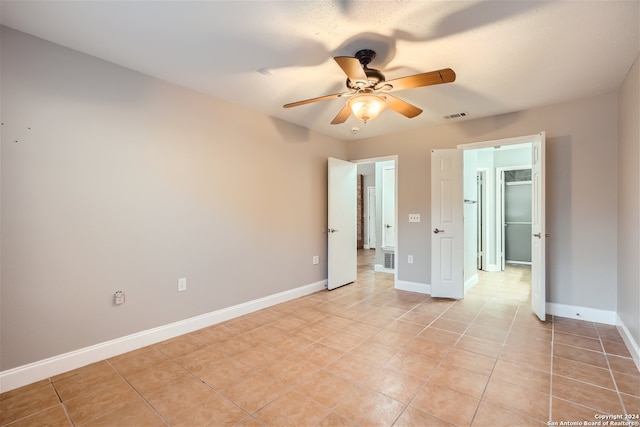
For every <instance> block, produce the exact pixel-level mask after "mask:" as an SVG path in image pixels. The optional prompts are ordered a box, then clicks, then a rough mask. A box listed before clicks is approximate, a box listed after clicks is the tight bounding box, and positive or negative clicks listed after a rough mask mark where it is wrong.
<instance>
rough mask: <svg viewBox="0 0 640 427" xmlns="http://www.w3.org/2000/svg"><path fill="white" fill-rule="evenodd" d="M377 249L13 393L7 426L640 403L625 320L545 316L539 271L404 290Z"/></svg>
mask: <svg viewBox="0 0 640 427" xmlns="http://www.w3.org/2000/svg"><path fill="white" fill-rule="evenodd" d="M372 254H373V251H363V252H361V254H360V255H361V256H360V257H359V275H358V281H357V282H356V283H353V284H351V285H348V286H345V287H342V288H339V289H336V290H333V291H330V292H329V291H324V292H318V293H315V294H313V295H309V296H307V297H304V298H300V299H297V300H294V301H290V302H287V303H284V304H280V305H278V306H274V307H271V308H268V309H265V310H262V311H259V312H256V313H253V314H250V315H247V316H243V317H240V318H237V319H233V320H231V321H228V322H225V323H223V324H219V325H215V326H212V327H209V328H206V329H202V330H199V331H196V332H194V333H191V334H187V335H184V336H181V337H178V338H174V339H171V340H169V341H166V342H162V343H159V344H156V345H153V346H150V347H146V348H143V349H140V350H137V351H134V352H131V353H127V354H123V355H121V356H118V357H115V358H112V359H108V360H104V361H101V362H99V363H95V364H92V365H89V366H86V367H83V368H80V369H77V370H74V371H71V372H68V373H65V374H62V375H58V376H55V377H53V378H49V379H47V380H44V381H40V382H37V383H35V384H32V385H29V386H26V387H22V388H20V389H17V390H14V391H10V392H7V393H4V394H2V395H0V426H6V425H10V426H12V427H19V426H20V427H22V426H38V427H40V426H49V425H50V426H73V425H75V426H118V425H121V426H169V425H170V426H225V425H230V426H233V425H235V426H265V425H266V426H279V425H286V426H352V425H358V426H374V425H386V426H390V425H393V426H432V425H433V426H451V425H460V426H468V425H473V426H501V425H503V426H543V425H547V422H548V421H552V422H557V423H560V422H561V421H565V422H566V421H581V422H583V423H584V421H598V420H599V419H598V418H596V416H598V415H600V414H614V415H618V414H624V413H634V414H637V413H638V412H640V373H639V372H638V370H637V368H636V366H635V364H634V362H633V360H632V359H631V358H630V354H629V352H628V351H627V349H626V347H625V345H624V343H623V342H622V339H621V338H620V335H619V334H618V332H617V330H616V329H615V327H612V326H607V325H602V324H594V323H591V322H582V321H575V320H568V319H561V318H556V319H550V320H549V321H547V322H544V323H543V322H540V321H538V320H537V319H536V318H535V316H534V315H533V314H532V313H531V311H530V309H529V300H528V295H529V285H528V283H529V274H528V273H529V270H528V269H526V268H521V267H520V268H516V267H512V268H509V269H508V271H506V272H504V273H490V274H482V276H481V279H480V282H479V283H478V285H476V286H475V287H474V288H473V289H472V290H470V291H469V293H468V294H467V297H466V298H465V299H464V300H462V301H451V300H439V299H432V298H430V297H428V296H425V295H420V294H415V293H410V292H404V291H398V290H395V289H394V288H393V276H392V275H389V274H384V273H374V272H373V271H372V262H373V260H372ZM635 421H638V420H635ZM549 424H551V423H549Z"/></svg>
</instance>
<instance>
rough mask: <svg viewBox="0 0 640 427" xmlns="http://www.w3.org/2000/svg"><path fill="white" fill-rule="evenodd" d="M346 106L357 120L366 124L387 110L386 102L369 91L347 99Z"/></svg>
mask: <svg viewBox="0 0 640 427" xmlns="http://www.w3.org/2000/svg"><path fill="white" fill-rule="evenodd" d="M347 105H348V106H349V108H350V109H351V112H352V113H353V115H354V116H356V118H357V119H359V120H362V121H363V122H364V123H367V122H368V121H369V120H373V119H375V118H376V117H378V115H379V114H380V113H381V112H382V111H383V110H384V109H385V108H387V100H386V99H385V98H384V97H382V96H380V95H375V94H374V93H372V92H371V91H363V92H361V93H358V94H356V95H354V96H353V97H351V98H349V100H348V101H347Z"/></svg>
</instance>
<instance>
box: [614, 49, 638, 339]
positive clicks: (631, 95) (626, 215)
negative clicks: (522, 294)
mask: <svg viewBox="0 0 640 427" xmlns="http://www.w3.org/2000/svg"><path fill="white" fill-rule="evenodd" d="M639 62H640V55H638V57H636V61H635V62H634V64H633V66H632V67H631V70H629V73H628V74H627V77H626V78H625V80H624V82H623V83H622V86H621V87H620V90H619V91H618V110H619V118H618V126H619V128H618V129H619V130H618V132H619V138H620V149H619V153H618V315H619V316H620V319H621V320H622V321H623V322H624V325H625V326H626V327H627V328H628V329H629V332H630V333H631V336H632V337H633V338H634V340H635V342H636V343H640V172H639V171H640V168H639V167H638V165H640V64H639Z"/></svg>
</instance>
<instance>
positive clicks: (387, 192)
mask: <svg viewBox="0 0 640 427" xmlns="http://www.w3.org/2000/svg"><path fill="white" fill-rule="evenodd" d="M382 246H384V247H386V248H395V246H396V170H395V168H392V167H385V168H383V169H382Z"/></svg>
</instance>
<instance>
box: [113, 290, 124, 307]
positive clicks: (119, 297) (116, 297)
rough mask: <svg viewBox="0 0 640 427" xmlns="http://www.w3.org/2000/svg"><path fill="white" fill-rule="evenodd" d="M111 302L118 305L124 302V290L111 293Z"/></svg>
mask: <svg viewBox="0 0 640 427" xmlns="http://www.w3.org/2000/svg"><path fill="white" fill-rule="evenodd" d="M113 303H114V304H115V305H120V304H124V292H122V291H116V292H115V293H114V294H113Z"/></svg>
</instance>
